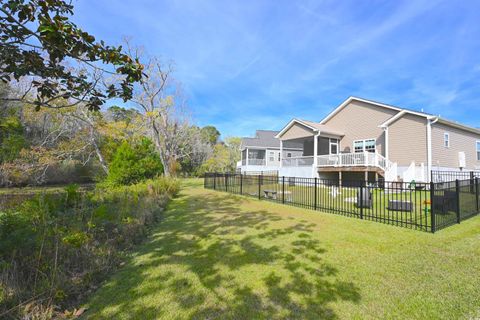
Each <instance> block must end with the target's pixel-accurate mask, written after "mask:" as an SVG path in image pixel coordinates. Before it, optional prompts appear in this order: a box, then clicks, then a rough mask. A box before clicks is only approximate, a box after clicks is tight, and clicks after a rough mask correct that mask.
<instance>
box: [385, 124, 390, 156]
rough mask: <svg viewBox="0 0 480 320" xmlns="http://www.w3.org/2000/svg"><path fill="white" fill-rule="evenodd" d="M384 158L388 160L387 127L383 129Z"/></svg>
mask: <svg viewBox="0 0 480 320" xmlns="http://www.w3.org/2000/svg"><path fill="white" fill-rule="evenodd" d="M384 130H385V159H387V160H389V158H388V127H386V128H385V129H384Z"/></svg>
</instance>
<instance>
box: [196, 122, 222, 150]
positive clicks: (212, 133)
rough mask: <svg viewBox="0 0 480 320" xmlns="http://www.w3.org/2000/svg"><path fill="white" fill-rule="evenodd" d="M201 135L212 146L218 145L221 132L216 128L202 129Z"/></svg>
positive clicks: (207, 127)
mask: <svg viewBox="0 0 480 320" xmlns="http://www.w3.org/2000/svg"><path fill="white" fill-rule="evenodd" d="M200 134H201V135H202V138H203V139H204V140H205V141H207V142H208V143H209V144H210V145H212V146H214V145H216V144H217V142H218V139H219V138H220V132H219V131H218V130H217V128H215V127H214V126H205V127H203V128H202V129H200Z"/></svg>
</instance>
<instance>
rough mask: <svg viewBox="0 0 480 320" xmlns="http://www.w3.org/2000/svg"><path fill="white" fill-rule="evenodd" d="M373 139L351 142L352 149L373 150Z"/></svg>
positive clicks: (359, 150) (357, 150)
mask: <svg viewBox="0 0 480 320" xmlns="http://www.w3.org/2000/svg"><path fill="white" fill-rule="evenodd" d="M375 144H376V142H375V139H366V140H356V141H354V142H353V149H354V150H355V152H356V153H359V152H375V150H376V149H375Z"/></svg>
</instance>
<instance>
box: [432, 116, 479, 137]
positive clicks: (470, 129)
mask: <svg viewBox="0 0 480 320" xmlns="http://www.w3.org/2000/svg"><path fill="white" fill-rule="evenodd" d="M438 122H439V123H442V124H444V125H446V126H449V127H453V128H457V129H461V130H465V131H468V132H472V133H475V134H480V129H476V128H472V127H468V126H465V125H463V124H460V123H455V122H452V121H449V120H445V119H440V118H438Z"/></svg>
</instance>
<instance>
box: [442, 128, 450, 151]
mask: <svg viewBox="0 0 480 320" xmlns="http://www.w3.org/2000/svg"><path fill="white" fill-rule="evenodd" d="M443 147H444V148H447V149H449V148H450V133H449V132H444V133H443Z"/></svg>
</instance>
